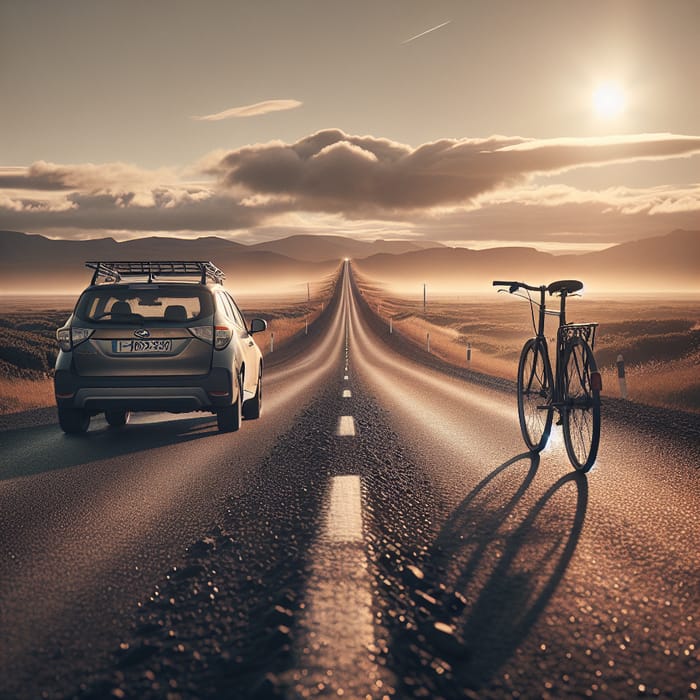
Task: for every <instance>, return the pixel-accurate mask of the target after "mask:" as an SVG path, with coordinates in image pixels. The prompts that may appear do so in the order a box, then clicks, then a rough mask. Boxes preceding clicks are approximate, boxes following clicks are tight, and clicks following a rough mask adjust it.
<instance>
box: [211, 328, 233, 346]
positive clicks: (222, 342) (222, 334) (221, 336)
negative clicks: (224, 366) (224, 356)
mask: <svg viewBox="0 0 700 700" xmlns="http://www.w3.org/2000/svg"><path fill="white" fill-rule="evenodd" d="M214 330H215V332H214V347H215V348H216V349H217V350H223V349H224V348H225V347H226V346H227V345H228V344H229V343H230V342H231V338H232V337H233V331H232V330H231V329H230V328H229V327H228V326H215V329H214Z"/></svg>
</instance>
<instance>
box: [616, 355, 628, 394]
mask: <svg viewBox="0 0 700 700" xmlns="http://www.w3.org/2000/svg"><path fill="white" fill-rule="evenodd" d="M617 379H618V381H619V382H620V396H622V398H623V399H626V398H627V378H626V377H625V358H624V357H622V354H620V355H618V356H617Z"/></svg>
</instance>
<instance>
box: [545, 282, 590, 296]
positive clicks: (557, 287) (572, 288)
mask: <svg viewBox="0 0 700 700" xmlns="http://www.w3.org/2000/svg"><path fill="white" fill-rule="evenodd" d="M581 289H583V282H579V281H578V280H558V281H557V282H552V284H550V285H549V287H547V291H548V292H549V293H550V294H561V293H562V292H566V293H567V294H573V293H574V292H578V291H580V290H581Z"/></svg>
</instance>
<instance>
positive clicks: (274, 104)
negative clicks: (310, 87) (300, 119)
mask: <svg viewBox="0 0 700 700" xmlns="http://www.w3.org/2000/svg"><path fill="white" fill-rule="evenodd" d="M302 104H304V103H303V102H299V100H265V101H264V102H256V103H255V104H252V105H244V106H243V107H231V109H225V110H224V111H223V112H216V114H206V115H204V116H201V117H192V119H194V120H195V121H199V122H218V121H221V120H222V119H232V118H234V117H238V118H240V117H257V116H259V115H261V114H269V113H270V112H282V111H285V110H288V109H296V108H297V107H301V106H302Z"/></svg>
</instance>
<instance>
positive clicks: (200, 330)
mask: <svg viewBox="0 0 700 700" xmlns="http://www.w3.org/2000/svg"><path fill="white" fill-rule="evenodd" d="M187 330H188V331H189V332H190V333H192V335H193V336H194V337H195V338H199V339H200V340H203V341H204V342H205V343H209V344H210V345H211V343H213V342H214V328H213V327H212V326H193V327H190V328H188V329H187Z"/></svg>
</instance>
